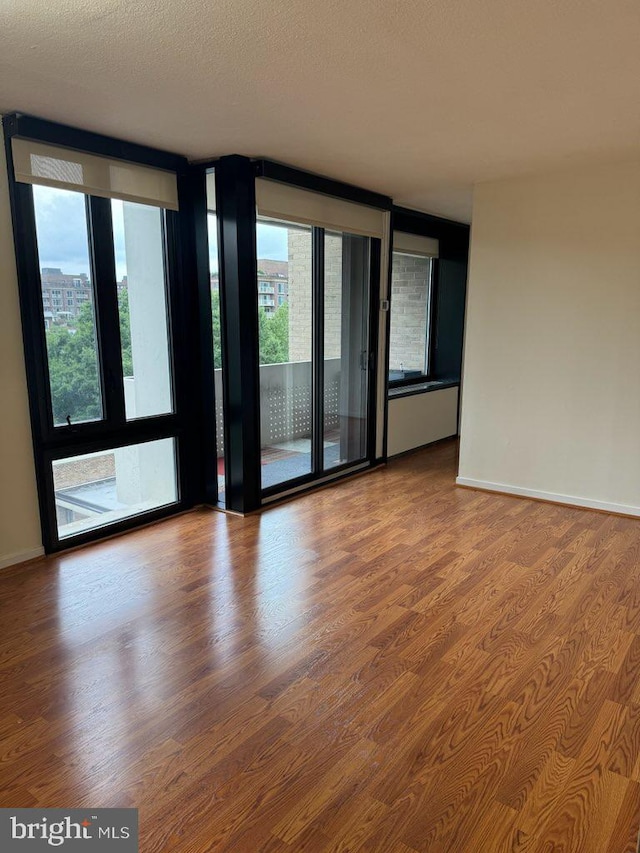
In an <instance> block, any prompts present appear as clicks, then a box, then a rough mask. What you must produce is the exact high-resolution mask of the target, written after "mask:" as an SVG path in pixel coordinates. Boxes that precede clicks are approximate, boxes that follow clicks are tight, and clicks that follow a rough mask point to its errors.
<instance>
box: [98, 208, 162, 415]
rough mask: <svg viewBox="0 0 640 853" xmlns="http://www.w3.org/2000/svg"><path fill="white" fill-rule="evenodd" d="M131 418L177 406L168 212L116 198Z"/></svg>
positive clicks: (115, 226) (120, 299) (117, 251)
mask: <svg viewBox="0 0 640 853" xmlns="http://www.w3.org/2000/svg"><path fill="white" fill-rule="evenodd" d="M111 209H112V213H113V237H114V244H115V254H116V277H117V279H118V281H117V286H118V308H119V311H120V337H121V341H122V368H123V374H124V399H125V411H126V416H127V420H135V419H136V418H145V417H150V416H151V415H164V414H168V413H169V412H172V411H173V398H172V392H171V369H170V359H169V324H168V316H167V288H166V278H165V260H164V236H163V216H164V213H163V211H162V210H160V208H157V207H150V206H149V205H146V204H135V203H134V202H130V201H119V200H114V201H112V202H111Z"/></svg>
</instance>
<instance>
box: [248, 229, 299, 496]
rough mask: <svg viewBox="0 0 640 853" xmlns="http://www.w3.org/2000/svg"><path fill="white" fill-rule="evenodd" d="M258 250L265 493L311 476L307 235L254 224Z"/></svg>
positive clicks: (263, 484)
mask: <svg viewBox="0 0 640 853" xmlns="http://www.w3.org/2000/svg"><path fill="white" fill-rule="evenodd" d="M257 250H258V286H257V291H258V292H257V297H258V322H259V334H260V434H261V439H262V448H261V461H262V488H263V489H264V488H268V487H269V486H274V485H276V484H278V483H283V482H285V481H287V480H291V479H294V478H295V477H301V476H303V475H304V474H309V473H310V472H311V432H312V409H311V399H312V373H311V353H312V318H311V305H312V292H311V290H312V289H311V229H310V228H304V227H298V226H294V225H291V226H289V225H285V224H274V223H267V222H258V231H257ZM280 297H283V298H282V299H280Z"/></svg>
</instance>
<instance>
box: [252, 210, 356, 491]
mask: <svg viewBox="0 0 640 853" xmlns="http://www.w3.org/2000/svg"><path fill="white" fill-rule="evenodd" d="M256 243H257V294H256V297H257V309H258V328H259V353H260V378H259V381H260V435H261V454H260V461H261V485H262V490H263V493H264V494H265V495H267V496H268V495H271V494H277V493H278V492H280V491H283V490H285V489H288V488H291V487H293V486H295V485H300V484H304V483H305V482H307V481H312V480H314V479H318V478H321V477H323V476H325V475H327V474H328V473H330V472H335V471H336V470H340V469H341V468H343V467H344V468H347V467H350V466H351V465H354V464H357V463H359V462H364V461H365V460H366V459H367V457H368V452H369V445H368V434H369V432H368V424H369V417H370V416H369V404H370V393H369V385H370V311H369V304H370V302H369V293H370V289H371V250H372V240H371V239H370V238H369V237H362V236H358V235H355V234H349V233H347V232H342V231H337V230H336V231H334V230H326V229H324V228H320V227H314V226H312V225H306V224H299V223H294V222H283V221H276V220H272V219H267V218H259V219H258V223H257V241H256Z"/></svg>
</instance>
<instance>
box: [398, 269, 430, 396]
mask: <svg viewBox="0 0 640 853" xmlns="http://www.w3.org/2000/svg"><path fill="white" fill-rule="evenodd" d="M431 264H432V262H431V258H427V257H424V256H421V255H408V254H404V253H400V252H394V253H393V262H392V268H391V332H390V337H389V381H390V382H393V381H395V380H402V379H412V378H415V377H419V376H424V375H427V374H428V373H429V364H428V359H429V306H430V302H431V298H430V293H431Z"/></svg>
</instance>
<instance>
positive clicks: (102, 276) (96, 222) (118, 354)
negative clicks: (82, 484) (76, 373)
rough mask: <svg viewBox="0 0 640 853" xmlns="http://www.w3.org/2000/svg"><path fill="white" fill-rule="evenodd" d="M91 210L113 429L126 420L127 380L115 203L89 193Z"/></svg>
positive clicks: (98, 312) (104, 371)
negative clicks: (117, 281) (123, 352)
mask: <svg viewBox="0 0 640 853" xmlns="http://www.w3.org/2000/svg"><path fill="white" fill-rule="evenodd" d="M87 212H88V221H89V242H90V249H91V266H92V270H93V277H94V282H95V285H94V292H95V299H96V325H97V331H98V341H99V348H100V363H101V369H102V387H103V395H104V404H105V422H106V425H107V426H108V427H110V428H111V427H121V426H123V425H124V423H125V405H124V381H123V372H122V345H121V340H120V313H119V310H118V290H117V285H116V265H115V254H114V248H113V245H114V244H113V223H112V219H111V203H110V201H109V200H108V199H104V198H97V197H95V196H89V197H88V201H87Z"/></svg>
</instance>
